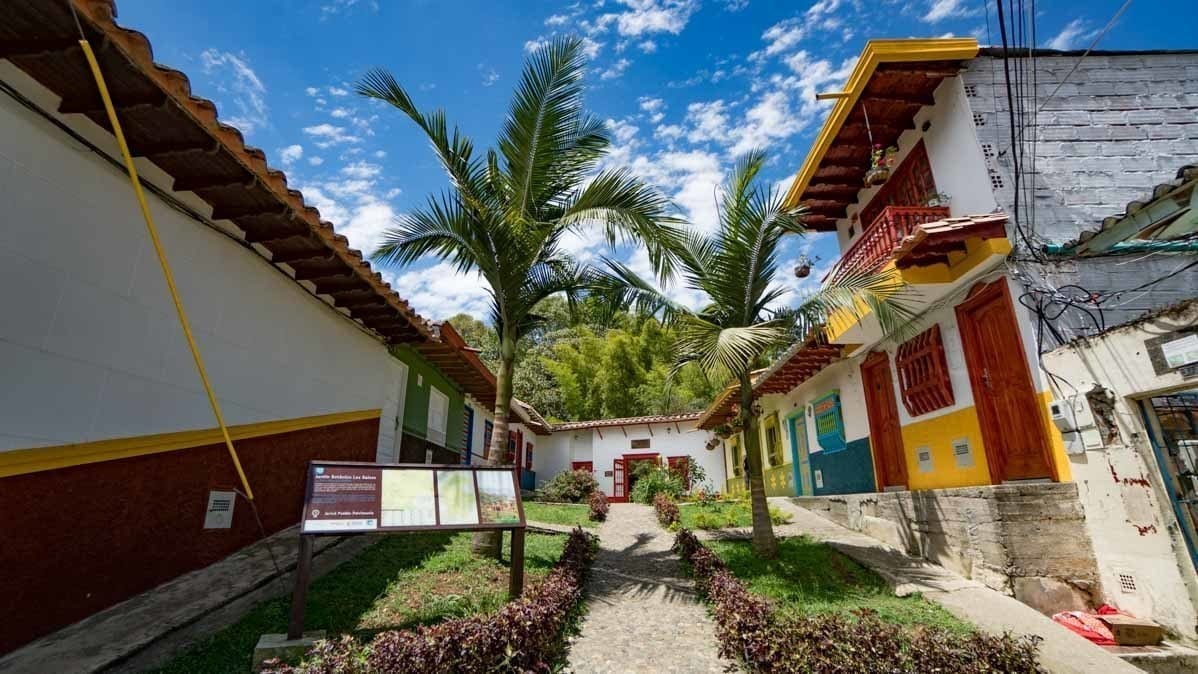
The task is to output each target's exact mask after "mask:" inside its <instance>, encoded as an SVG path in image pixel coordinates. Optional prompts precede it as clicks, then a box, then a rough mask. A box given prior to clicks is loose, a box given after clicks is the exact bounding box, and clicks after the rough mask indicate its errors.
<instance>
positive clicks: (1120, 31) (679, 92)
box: [119, 0, 1198, 319]
mask: <svg viewBox="0 0 1198 674" xmlns="http://www.w3.org/2000/svg"><path fill="white" fill-rule="evenodd" d="M1029 4H1030V0H1029ZM1121 4H1122V0H1086V1H1084V2H1077V1H1074V0H1069V1H1063V0H1062V1H1056V2H1047V1H1044V2H1041V3H1038V5H1037V24H1036V26H1037V33H1038V37H1039V41H1040V43H1041V45H1042V46H1051V47H1057V48H1085V47H1086V46H1088V45H1089V44H1090V42H1091V41H1092V40H1093V39H1094V37H1095V36H1096V35H1097V34H1098V32H1099V31H1100V30H1101V29H1102V27H1103V26H1104V25H1105V24H1106V23H1107V21H1108V20H1109V19H1110V18H1111V17H1112V16H1113V15H1114V14H1115V12H1116V10H1118V8H1119V6H1120V5H1121ZM993 5H994V3H993V2H983V1H982V0H905V1H896V0H872V1H867V0H819V1H818V2H811V1H804V2H767V1H765V0H589V1H583V2H577V3H553V2H533V1H530V0H519V1H516V0H513V1H510V2H485V1H482V0H477V1H473V0H472V1H470V2H450V1H439V0H410V1H406V2H387V1H386V0H376V1H372V0H298V1H294V2H277V1H273V2H265V1H262V2H259V1H254V2H245V1H244V0H242V1H233V0H225V1H214V0H208V1H205V2H183V1H178V2H171V3H163V2H159V1H158V0H122V1H121V2H120V3H119V10H120V15H119V20H120V22H121V23H122V24H123V25H125V26H126V27H129V28H134V29H137V30H140V31H142V32H143V33H145V34H146V35H147V36H148V37H149V38H150V41H151V43H152V44H153V46H154V52H155V57H156V59H157V60H158V61H159V62H160V63H164V64H166V65H170V66H173V67H175V68H178V69H180V70H182V71H184V72H185V73H187V74H188V75H189V76H190V78H191V81H192V86H193V89H194V90H195V92H196V93H197V94H199V95H201V96H205V97H207V98H211V99H212V100H214V101H215V102H216V103H217V106H218V109H219V111H220V115H221V118H222V119H223V120H224V121H226V122H227V123H230V124H233V125H234V126H237V127H238V128H240V129H241V130H242V131H243V132H244V133H245V135H246V137H247V139H248V142H249V143H250V144H251V145H256V146H258V147H261V148H263V149H264V150H265V151H266V153H267V156H268V157H269V158H270V161H271V164H272V165H274V166H276V167H278V168H281V169H283V170H284V171H286V172H287V175H288V177H289V181H290V184H291V185H292V186H293V187H297V188H299V189H300V190H302V191H303V192H304V195H305V197H306V199H307V200H308V203H310V204H313V205H315V206H317V207H318V208H320V210H321V213H322V214H323V215H324V216H325V218H327V219H328V220H331V221H332V222H333V223H334V224H335V225H336V226H337V228H338V231H340V232H342V233H344V234H345V235H346V236H348V237H349V239H350V241H351V243H352V244H353V245H354V246H355V247H358V248H360V249H362V250H364V251H367V252H369V251H370V250H371V249H372V248H373V246H374V244H375V243H376V242H377V240H378V236H379V233H380V232H381V231H383V230H384V229H385V228H386V227H387V226H389V225H390V224H391V222H392V221H393V219H394V218H395V217H396V216H398V215H400V214H402V213H403V212H404V210H405V209H407V208H411V207H412V206H414V205H416V204H419V203H421V202H423V200H424V199H425V197H426V195H428V194H429V193H430V192H435V191H439V190H441V189H443V188H444V186H445V184H446V181H445V179H444V176H443V174H442V173H441V172H440V169H439V167H438V166H437V165H436V163H435V161H434V159H433V157H432V154H431V152H430V151H429V149H428V147H427V145H426V144H425V142H424V140H423V138H422V137H421V136H420V134H419V132H418V130H417V129H416V128H415V127H414V126H413V125H412V124H411V123H410V122H408V121H407V120H406V118H402V117H401V116H400V114H399V113H398V111H395V110H393V109H390V108H387V107H385V106H383V105H381V104H378V103H376V102H371V101H366V100H363V99H361V98H360V97H358V96H356V95H355V94H353V93H352V85H353V83H354V82H355V81H356V80H357V79H359V78H360V77H361V76H362V75H363V73H365V72H366V70H367V69H369V68H371V67H374V66H383V67H385V68H387V69H389V70H391V71H392V72H393V73H394V74H395V75H396V77H397V78H398V79H399V80H400V82H401V83H402V84H403V85H404V86H405V87H407V88H408V90H409V92H410V93H411V94H412V95H413V97H414V98H415V99H416V101H417V103H418V104H419V105H421V106H422V107H426V108H433V107H442V108H444V109H445V110H446V112H447V114H448V115H449V118H450V120H451V121H454V122H456V123H458V124H459V125H460V126H461V127H462V129H463V130H464V131H465V132H466V133H467V134H469V135H471V136H472V137H473V138H474V139H475V141H476V144H478V145H481V146H484V147H485V146H489V145H491V144H492V143H493V139H494V137H495V135H496V132H497V130H498V128H499V126H500V124H501V123H502V121H503V115H504V113H505V111H506V108H507V103H508V98H509V96H510V93H511V91H512V88H513V87H514V86H515V83H516V82H517V80H518V78H519V74H520V68H521V65H522V63H523V60H524V58H525V56H526V54H527V53H529V52H530V51H531V50H534V49H536V48H537V45H538V43H539V42H541V41H543V40H545V39H546V38H548V37H551V36H553V35H556V34H562V33H573V34H577V35H579V36H582V37H584V38H586V44H587V46H588V53H589V55H590V57H591V58H590V63H589V66H588V72H587V78H586V83H587V105H588V107H589V108H590V109H591V110H592V111H593V112H595V113H596V114H599V115H602V116H603V117H605V118H607V119H609V120H610V123H611V126H612V128H613V131H614V135H615V138H616V142H615V147H614V149H613V152H612V156H611V159H610V161H611V163H613V164H619V165H626V166H629V167H631V168H632V169H634V170H636V171H637V172H639V173H640V174H641V175H643V176H644V177H645V178H646V179H648V180H650V181H651V182H653V183H654V184H656V185H657V186H659V187H660V188H661V189H662V190H663V191H664V192H665V193H666V194H667V195H669V196H670V197H671V198H672V199H673V201H674V203H675V204H676V205H677V207H678V208H679V209H680V210H681V212H682V213H683V214H684V215H686V216H687V217H689V218H690V220H691V221H692V222H693V223H694V226H696V227H700V228H703V229H710V228H712V227H713V226H714V212H715V211H714V198H713V193H714V190H715V186H716V185H717V184H718V183H719V182H720V181H721V179H722V177H723V176H724V175H725V173H726V172H727V171H728V169H729V167H730V166H731V165H732V163H733V161H734V159H735V157H736V156H737V155H738V154H739V153H742V152H744V151H745V150H747V149H749V148H752V147H764V148H766V149H767V150H768V151H769V153H770V155H771V164H770V167H769V171H768V174H767V177H768V179H769V180H770V181H772V182H775V183H777V184H778V185H780V186H784V185H786V184H788V183H789V179H790V176H791V175H792V174H793V173H794V171H795V170H797V168H798V166H799V164H800V163H801V162H802V160H803V158H804V156H805V154H806V152H807V149H808V147H809V145H810V142H811V140H812V138H813V136H814V135H815V133H816V132H817V131H818V129H819V126H820V124H821V123H822V121H823V115H824V114H825V112H826V110H827V106H828V105H829V104H827V103H817V102H816V101H815V100H814V94H815V93H817V92H821V91H835V90H837V88H838V87H839V86H840V84H841V83H842V82H843V80H844V78H845V76H846V75H847V73H848V71H849V70H850V69H851V68H852V65H853V62H854V60H855V58H856V56H857V54H859V53H860V50H861V48H862V46H863V45H864V43H865V41H866V40H868V39H871V38H879V37H936V36H942V35H959V36H967V35H973V36H975V37H977V38H978V39H979V41H981V42H982V44H989V43H992V42H997V41H998V36H997V23H996V19H995V18H994V16H993V14H991V16H990V23H991V26H990V31H989V34H988V31H987V17H986V14H985V11H984V8H986V7H989V8H991V12H993ZM1187 6H1190V7H1192V5H1190V4H1189V3H1187V2H1182V1H1177V2H1173V1H1161V0H1139V1H1138V2H1133V3H1132V5H1131V7H1130V8H1129V9H1128V10H1127V12H1126V13H1125V14H1124V15H1123V16H1122V18H1121V19H1120V21H1119V22H1118V23H1117V24H1116V25H1115V27H1114V28H1113V30H1112V31H1111V32H1110V33H1109V34H1108V35H1107V36H1106V37H1105V38H1104V39H1103V41H1102V42H1101V44H1100V46H1099V48H1107V49H1135V48H1140V49H1146V48H1183V47H1194V46H1195V45H1194V44H1193V43H1192V42H1191V43H1189V44H1187V43H1186V42H1185V40H1186V33H1187V31H1180V30H1178V31H1169V30H1162V29H1161V27H1162V26H1169V25H1173V26H1182V25H1193V23H1194V22H1195V20H1198V10H1195V9H1184V8H1185V7H1187ZM1187 13H1188V14H1189V16H1188V18H1187V17H1186V16H1184V15H1185V14H1187ZM570 245H571V248H572V249H573V250H574V251H575V252H576V254H578V255H579V256H581V257H583V258H589V259H595V258H596V257H597V256H598V255H600V254H603V253H605V252H606V250H605V249H604V246H603V244H602V241H601V240H600V239H599V237H598V236H597V235H594V234H593V233H585V232H584V233H581V234H580V235H578V236H576V237H574V238H573V239H572V240H571V242H570ZM805 251H806V252H810V254H811V255H814V256H819V258H820V260H819V262H817V274H813V275H812V277H811V279H812V280H814V279H817V278H818V269H819V268H822V267H826V266H827V265H828V264H829V263H831V262H832V260H833V259H834V258H835V256H836V246H835V243H834V241H833V240H832V239H831V237H830V236H829V235H813V236H809V237H808V238H807V239H806V240H798V239H796V240H794V241H791V242H789V243H788V245H787V247H786V251H785V256H784V264H783V267H782V269H783V273H782V274H780V282H782V283H786V284H790V285H791V287H793V288H794V289H795V290H796V291H799V292H801V291H802V290H803V288H802V287H801V286H800V285H799V282H798V281H797V280H795V279H793V277H791V275H790V273H789V270H790V268H791V266H792V263H793V260H794V259H795V258H796V257H797V256H798V255H799V254H800V253H802V252H805ZM616 255H617V256H618V257H622V258H625V259H627V260H629V261H630V262H631V263H632V264H633V266H634V267H636V268H641V269H644V268H645V266H646V264H647V261H646V260H644V259H643V252H638V251H637V250H635V249H623V250H619V251H616ZM382 271H383V272H384V274H385V275H386V276H387V277H388V278H389V279H390V280H391V281H392V284H393V285H394V286H395V287H396V288H397V289H398V290H399V291H400V293H401V294H402V295H404V296H405V297H406V298H408V299H409V300H410V301H411V302H412V304H413V305H414V306H415V308H416V309H417V311H419V312H420V313H421V314H423V315H424V316H426V317H428V318H434V319H436V318H444V317H447V316H449V315H451V314H453V313H456V312H458V311H463V310H465V311H469V312H472V313H474V314H475V315H478V316H480V317H481V316H484V315H485V314H486V312H485V306H486V298H487V296H486V290H485V288H483V287H482V286H481V285H480V284H479V282H478V280H477V278H474V277H468V276H461V275H458V274H455V273H454V272H453V271H452V270H450V269H449V268H448V267H447V266H445V265H438V264H437V263H436V262H435V261H432V260H430V261H428V262H424V263H421V264H418V265H416V266H413V267H410V268H408V269H384V270H382ZM675 293H676V294H677V295H678V296H679V297H680V299H683V300H685V301H689V302H692V303H693V302H697V301H698V300H699V298H697V297H693V296H688V295H687V294H686V293H685V291H683V290H682V289H676V290H675ZM794 297H796V296H792V299H793V298H794Z"/></svg>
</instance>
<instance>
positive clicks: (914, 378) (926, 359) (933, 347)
mask: <svg viewBox="0 0 1198 674" xmlns="http://www.w3.org/2000/svg"><path fill="white" fill-rule="evenodd" d="M894 365H895V369H896V370H897V376H898V380H899V392H900V393H901V394H902V398H903V407H905V408H907V412H908V413H910V414H911V416H913V417H917V416H920V415H922V414H927V413H928V412H931V411H933V410H938V409H942V408H945V407H949V406H951V405H952V404H953V402H954V400H955V399H954V397H953V384H952V381H951V379H950V378H949V373H948V360H947V359H946V358H945V355H944V341H943V339H941V337H940V326H939V325H933V326H932V327H931V328H928V329H927V330H924V331H923V332H921V333H919V334H918V335H916V336H915V337H913V338H912V339H910V340H908V341H906V342H903V343H902V345H900V346H899V348H898V353H896V354H895V357H894Z"/></svg>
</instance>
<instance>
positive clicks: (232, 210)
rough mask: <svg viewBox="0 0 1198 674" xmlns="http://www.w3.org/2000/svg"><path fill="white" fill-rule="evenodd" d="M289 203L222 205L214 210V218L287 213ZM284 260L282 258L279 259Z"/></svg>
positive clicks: (231, 218)
mask: <svg viewBox="0 0 1198 674" xmlns="http://www.w3.org/2000/svg"><path fill="white" fill-rule="evenodd" d="M289 210H290V209H289V207H288V206H287V204H273V205H264V204H250V205H247V206H221V207H217V208H215V209H213V210H212V219H213V220H236V219H237V218H243V217H246V216H251V215H280V216H282V215H287V213H288V211H289ZM279 261H282V260H279Z"/></svg>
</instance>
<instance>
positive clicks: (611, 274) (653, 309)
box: [590, 258, 690, 323]
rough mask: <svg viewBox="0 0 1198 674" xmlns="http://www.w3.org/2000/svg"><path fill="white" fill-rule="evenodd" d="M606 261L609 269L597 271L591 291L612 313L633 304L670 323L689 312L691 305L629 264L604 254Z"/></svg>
mask: <svg viewBox="0 0 1198 674" xmlns="http://www.w3.org/2000/svg"><path fill="white" fill-rule="evenodd" d="M603 262H604V264H605V265H606V267H607V270H605V271H604V270H600V271H597V272H596V273H595V277H594V279H593V280H592V283H591V287H590V294H591V295H592V296H593V297H595V298H596V299H597V300H599V304H600V306H601V307H603V308H604V310H606V311H607V312H608V313H609V314H611V313H614V312H615V311H617V310H619V309H622V308H625V307H631V308H632V309H634V310H635V311H637V312H638V313H640V314H642V315H645V316H660V317H661V319H662V322H664V323H671V322H673V321H675V320H677V318H678V317H679V316H682V315H685V314H688V313H690V309H688V308H687V307H686V306H684V305H682V304H679V303H678V302H675V301H674V300H672V299H670V297H669V296H668V295H666V294H665V293H663V292H661V291H660V290H658V289H657V287H656V286H654V285H653V284H651V283H649V282H648V281H646V280H645V279H643V278H641V276H640V274H637V273H636V272H634V271H633V270H632V269H630V268H629V267H628V265H626V264H624V263H622V262H618V261H616V260H613V259H611V258H603Z"/></svg>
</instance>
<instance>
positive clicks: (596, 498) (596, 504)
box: [588, 489, 611, 522]
mask: <svg viewBox="0 0 1198 674" xmlns="http://www.w3.org/2000/svg"><path fill="white" fill-rule="evenodd" d="M588 502H589V503H590V505H591V513H590V518H591V519H592V520H595V521H596V522H602V521H603V520H606V519H607V511H608V510H609V509H610V508H611V506H610V505H608V503H607V494H604V493H603V492H601V491H599V490H598V489H596V490H595V491H594V492H592V493H591V498H590V500H589V501H588Z"/></svg>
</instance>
